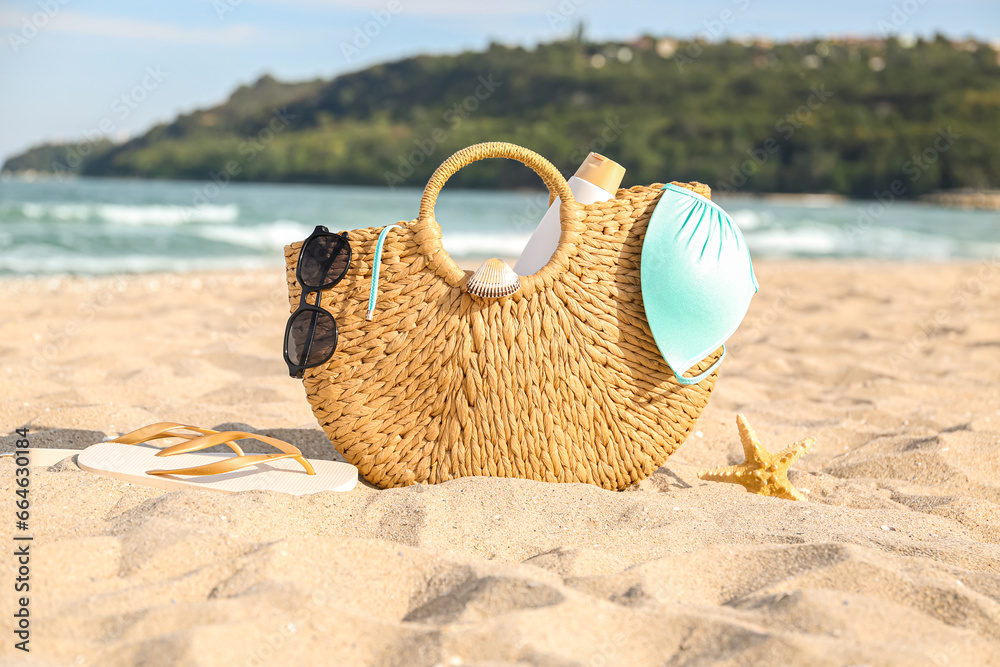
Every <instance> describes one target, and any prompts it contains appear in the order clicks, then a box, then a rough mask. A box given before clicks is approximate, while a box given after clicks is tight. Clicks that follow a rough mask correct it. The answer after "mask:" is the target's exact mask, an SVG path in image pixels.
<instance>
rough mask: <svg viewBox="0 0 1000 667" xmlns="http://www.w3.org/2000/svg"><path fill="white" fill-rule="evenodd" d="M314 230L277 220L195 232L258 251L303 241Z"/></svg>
mask: <svg viewBox="0 0 1000 667" xmlns="http://www.w3.org/2000/svg"><path fill="white" fill-rule="evenodd" d="M312 230H313V228H312V227H311V226H309V225H304V224H302V223H301V222H296V221H295V220H275V221H274V222H272V223H270V224H267V225H254V226H252V227H250V226H245V227H244V226H240V225H211V226H202V227H198V228H197V229H195V230H194V234H195V235H196V236H198V237H199V238H203V239H206V240H209V241H219V242H221V243H229V244H231V245H239V246H244V247H246V248H254V249H256V250H268V249H280V248H284V247H285V246H286V245H288V244H289V243H292V242H294V241H301V240H302V239H304V238H306V237H307V236H309V234H310V233H312Z"/></svg>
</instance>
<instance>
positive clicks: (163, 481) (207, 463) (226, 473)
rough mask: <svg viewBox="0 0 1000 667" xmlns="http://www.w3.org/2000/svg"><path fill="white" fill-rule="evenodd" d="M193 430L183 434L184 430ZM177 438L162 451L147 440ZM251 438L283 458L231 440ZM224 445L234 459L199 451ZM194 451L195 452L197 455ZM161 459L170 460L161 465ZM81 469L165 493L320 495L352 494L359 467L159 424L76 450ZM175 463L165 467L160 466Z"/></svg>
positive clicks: (235, 434)
mask: <svg viewBox="0 0 1000 667" xmlns="http://www.w3.org/2000/svg"><path fill="white" fill-rule="evenodd" d="M185 430H188V431H194V433H184V432H183V431H185ZM162 438H180V439H182V440H183V442H181V443H180V444H177V445H173V446H171V447H167V448H166V449H160V448H158V447H154V446H152V445H150V444H148V441H149V440H157V439H162ZM244 438H252V439H255V440H259V441H261V442H264V443H267V444H270V445H272V446H274V447H277V448H278V449H280V450H281V451H282V453H281V454H244V453H243V450H242V449H241V448H240V447H239V445H237V444H236V443H235V442H234V441H235V440H240V439H244ZM220 444H225V445H227V446H228V447H229V448H230V449H232V450H233V451H234V452H235V453H236V456H230V455H228V454H218V453H207V452H198V451H197V450H200V449H205V448H207V447H212V446H214V445H220ZM196 452H197V453H196ZM162 457H169V459H168V461H164V460H163V458H162ZM76 461H77V465H79V466H80V468H82V469H83V470H87V471H89V472H93V473H96V474H98V475H104V476H106V477H113V478H115V479H119V480H122V481H124V482H131V483H133V484H142V485H145V486H151V487H155V488H158V489H164V490H166V491H176V490H178V489H205V490H206V491H218V492H222V493H237V492H240V491H255V490H259V491H278V492H280V493H288V494H291V495H295V496H304V495H309V494H312V493H320V492H322V491H350V490H351V489H353V488H354V487H355V486H356V485H357V483H358V469H357V468H356V467H354V466H352V465H351V464H349V463H343V462H341V461H321V460H308V459H306V458H304V457H303V456H302V452H300V451H299V450H298V448H296V447H294V446H293V445H290V444H289V443H287V442H285V441H283V440H278V439H277V438H271V437H269V436H265V435H257V434H255V433H246V432H244V431H222V432H219V431H213V430H211V429H203V428H198V427H195V426H187V425H185V424H177V423H173V422H161V423H158V424H151V425H149V426H146V427H144V428H140V429H138V430H136V431H132V432H131V433H127V434H125V435H123V436H121V437H120V438H117V439H115V440H111V441H108V442H101V443H98V444H96V445H91V446H90V447H88V448H87V449H84V450H83V451H81V452H79V455H78V456H77V459H76ZM167 462H169V463H176V464H177V466H176V467H173V468H169V469H166V468H164V467H163V465H162V464H163V463H167Z"/></svg>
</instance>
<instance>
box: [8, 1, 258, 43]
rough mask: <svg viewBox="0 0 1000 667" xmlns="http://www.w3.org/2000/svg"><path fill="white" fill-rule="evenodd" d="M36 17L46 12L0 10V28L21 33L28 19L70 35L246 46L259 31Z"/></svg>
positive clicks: (67, 15) (74, 15)
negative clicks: (35, 17)
mask: <svg viewBox="0 0 1000 667" xmlns="http://www.w3.org/2000/svg"><path fill="white" fill-rule="evenodd" d="M35 14H38V15H40V16H45V14H44V13H43V12H35V13H34V14H32V13H30V12H28V13H23V14H22V13H21V12H17V11H14V10H11V9H0V28H7V29H13V30H18V29H20V28H22V27H24V22H25V19H27V20H28V21H30V22H32V23H33V24H34V25H36V27H42V29H44V30H50V31H52V32H60V33H66V34H71V35H88V36H92V37H110V38H113V39H129V40H146V41H156V42H176V43H183V42H187V43H192V42H197V43H202V44H245V43H247V42H249V41H251V40H252V39H253V38H254V37H255V36H256V34H257V29H256V28H255V27H254V26H251V25H247V24H245V23H241V24H237V25H231V26H225V27H221V28H193V27H192V28H189V27H185V26H178V25H173V24H170V23H159V22H156V21H143V20H141V19H130V18H120V17H115V16H95V15H93V14H83V13H80V12H72V11H59V12H55V13H54V14H53V15H52V16H51V17H46V18H45V19H42V21H38V20H36V19H34V18H33V17H34V15H35ZM43 26H44V27H43Z"/></svg>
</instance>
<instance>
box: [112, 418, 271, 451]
mask: <svg viewBox="0 0 1000 667" xmlns="http://www.w3.org/2000/svg"><path fill="white" fill-rule="evenodd" d="M178 430H181V431H184V430H187V431H194V432H195V433H175V432H174V431H178ZM215 433H218V431H214V430H212V429H210V428H201V427H200V426H191V425H190V424H179V423H177V422H157V423H155V424H150V425H149V426H143V427H142V428H137V429H136V430H134V431H132V432H130V433H126V434H125V435H122V436H119V437H117V438H115V439H114V440H112V441H111V442H120V443H123V444H126V445H141V444H142V443H144V442H149V441H150V440H161V439H165V438H184V439H185V440H195V439H197V438H200V437H202V436H203V435H212V434H215ZM237 439H238V438H237ZM219 444H222V443H219ZM226 445H227V446H228V447H229V448H230V449H231V450H233V451H234V452H235V453H236V455H237V456H243V455H244V452H243V450H242V449H241V448H240V446H239V445H237V444H236V443H235V442H229V443H226ZM282 451H284V450H282Z"/></svg>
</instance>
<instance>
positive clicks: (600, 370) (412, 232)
mask: <svg viewBox="0 0 1000 667" xmlns="http://www.w3.org/2000/svg"><path fill="white" fill-rule="evenodd" d="M486 157H506V158H511V159H516V160H519V161H521V162H523V163H525V164H527V165H528V166H529V167H531V168H532V169H534V170H535V171H536V172H537V173H538V174H539V176H541V177H542V180H543V181H544V182H545V183H546V185H548V187H549V190H550V193H552V194H553V195H556V194H558V195H561V196H562V201H563V205H562V210H561V213H562V224H563V233H562V236H561V238H560V243H559V247H558V248H557V250H556V252H555V254H554V255H553V257H552V259H551V260H550V262H549V263H548V264H547V265H546V266H545V267H543V268H542V269H541V270H539V271H538V273H536V274H534V275H532V276H525V277H522V281H521V282H522V288H521V290H520V291H519V292H517V293H515V294H513V295H511V296H507V297H503V298H501V299H494V300H491V299H484V298H481V297H478V296H473V295H470V294H468V293H467V292H466V291H465V289H464V283H465V281H466V280H467V279H468V277H469V275H471V272H467V271H463V270H461V269H459V268H458V266H457V265H456V264H455V262H454V261H453V260H452V259H451V257H449V256H448V254H447V252H445V251H444V249H443V247H442V246H441V228H440V226H439V225H438V223H437V222H436V220H435V219H434V202H435V200H436V198H437V194H438V192H440V190H441V187H442V186H443V185H444V183H445V181H447V179H448V178H449V177H450V176H451V175H452V174H453V173H454V172H455V171H457V170H458V169H460V168H461V167H462V166H464V165H466V164H469V163H470V162H473V161H475V160H479V159H483V158H486ZM677 185H680V186H683V187H686V188H690V189H692V190H694V191H696V192H698V193H700V194H703V195H705V196H709V194H710V192H709V189H708V187H706V186H704V185H702V184H700V183H690V184H685V183H677ZM660 187H662V185H661V184H653V185H651V186H649V187H642V186H636V187H633V188H630V189H628V190H625V189H622V190H619V191H618V192H617V194H616V198H615V199H613V200H610V201H606V202H599V203H595V204H591V205H589V206H582V205H580V204H578V203H576V202H575V201H573V199H572V193H571V192H570V190H569V187H568V186H567V185H566V181H565V179H564V178H563V177H562V175H561V174H560V173H559V172H558V170H556V169H555V167H553V166H552V165H551V163H549V162H548V161H546V160H545V159H544V158H541V157H540V156H538V155H537V154H536V153H533V152H531V151H529V150H527V149H524V148H520V147H518V146H514V145H512V144H505V143H487V144H477V145H475V146H471V147H469V148H467V149H464V150H463V151H459V152H458V153H456V154H455V155H453V156H452V157H451V158H449V159H448V160H446V161H445V162H444V163H443V164H442V165H441V167H439V168H438V170H437V172H435V174H434V175H433V176H432V177H431V180H430V181H429V182H428V184H427V188H426V190H425V192H424V197H423V200H422V201H421V206H420V215H419V216H418V217H417V219H415V220H412V221H410V222H402V223H400V224H402V225H403V226H402V227H400V228H393V229H392V230H391V231H390V232H389V233H388V236H387V239H386V242H385V247H384V249H383V255H382V261H381V274H380V283H379V294H378V306H377V309H376V312H375V317H374V320H373V321H366V320H365V311H366V309H367V304H368V291H369V287H370V281H371V275H372V264H373V260H374V251H375V243H376V240H377V238H378V234H379V232H380V231H381V228H369V229H358V230H351V231H350V232H349V233H348V234H349V237H350V243H351V247H352V250H353V258H352V262H351V266H350V269H349V271H348V273H347V276H346V277H345V278H344V280H343V281H341V282H340V283H339V284H338V285H336V286H335V287H334V288H333V289H331V290H328V291H326V292H323V294H322V305H323V307H324V308H326V309H327V310H329V311H330V312H331V313H332V314H333V315H334V317H335V318H336V320H337V323H338V327H339V331H340V339H339V344H338V348H337V351H336V353H335V354H334V356H333V358H332V359H331V360H330V361H329V362H328V363H327V364H325V365H323V366H318V367H316V368H312V369H309V370H307V371H306V374H305V377H304V379H303V384H304V385H305V389H306V394H307V396H308V398H309V401H310V403H311V404H312V408H313V412H314V414H315V415H316V418H317V419H318V420H319V423H320V425H321V426H322V427H323V429H324V431H325V432H326V434H327V435H328V436H329V438H330V441H331V442H332V443H333V445H334V447H336V448H337V450H338V451H339V452H341V453H342V454H343V455H344V457H345V458H346V459H347V460H348V461H350V462H351V463H353V464H354V465H356V466H357V467H358V469H359V471H360V472H361V474H362V475H363V476H364V477H365V479H367V480H368V481H369V482H371V483H372V484H375V485H377V486H380V487H383V488H385V487H393V486H403V485H408V484H414V483H418V482H420V483H440V482H444V481H447V480H450V479H454V478H456V477H463V476H469V475H489V476H500V477H520V478H526V479H535V480H543V481H551V482H586V483H590V484H596V485H598V486H601V487H604V488H606V489H623V488H626V487H628V486H629V485H630V484H633V483H634V482H636V481H638V480H641V479H643V478H645V477H647V476H648V475H650V474H651V473H652V472H653V471H654V470H656V469H657V468H658V467H659V466H660V465H661V464H662V463H663V462H664V461H665V460H666V459H667V457H668V456H669V455H670V454H672V453H673V452H674V451H675V450H676V449H677V447H679V446H680V444H681V443H683V442H684V440H685V438H686V437H687V435H688V433H689V432H690V431H691V428H692V427H693V426H694V423H695V421H696V420H697V419H698V417H699V415H700V414H701V412H702V410H703V409H704V407H705V405H706V403H707V402H708V397H709V394H710V393H711V391H712V388H713V386H714V384H715V379H716V375H715V374H714V373H713V374H712V375H711V376H710V377H709V378H707V379H706V380H704V381H703V382H701V383H699V384H697V385H691V386H684V385H681V384H679V383H677V381H676V380H675V379H674V376H673V373H672V372H671V371H670V368H669V367H668V366H667V364H666V363H665V362H664V361H663V359H662V357H661V356H660V353H659V351H658V349H657V347H656V343H655V342H654V340H653V337H652V334H651V332H650V330H649V326H648V324H647V323H646V317H645V313H644V311H643V305H642V292H641V287H640V282H639V258H640V255H641V249H642V240H643V236H644V235H645V231H646V224H647V223H648V221H649V217H650V214H651V213H652V211H653V208H654V207H655V206H656V202H657V201H658V200H659V198H660V195H661V190H660ZM301 245H302V244H301V242H300V243H294V244H292V245H290V246H287V247H286V248H285V260H286V263H287V279H288V290H289V298H290V304H291V308H292V309H293V310H294V308H295V307H297V305H298V303H299V296H300V292H301V289H300V286H299V285H298V283H297V282H296V279H295V266H296V262H297V260H298V255H299V250H300V249H301ZM720 354H721V348H720V350H717V351H716V352H715V353H713V354H712V355H710V356H709V357H707V358H705V359H704V360H703V361H702V362H701V363H700V364H699V365H698V366H697V367H695V368H694V369H692V371H691V373H692V374H693V373H700V372H703V371H704V370H706V369H707V368H708V367H709V366H710V365H711V364H712V363H713V362H715V361H716V359H718V357H719V355H720Z"/></svg>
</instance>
